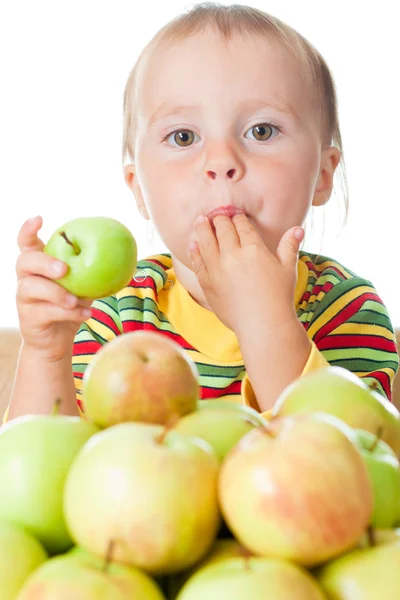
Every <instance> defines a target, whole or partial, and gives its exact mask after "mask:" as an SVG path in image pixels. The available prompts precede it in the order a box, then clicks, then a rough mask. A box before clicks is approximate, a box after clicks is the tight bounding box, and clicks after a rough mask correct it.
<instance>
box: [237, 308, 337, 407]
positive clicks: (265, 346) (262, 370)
mask: <svg viewBox="0 0 400 600" xmlns="http://www.w3.org/2000/svg"><path fill="white" fill-rule="evenodd" d="M238 339H239V346H240V351H241V354H242V358H243V361H244V364H245V367H246V375H247V377H248V380H249V381H250V382H251V387H252V393H253V394H254V396H255V398H256V399H257V400H256V405H255V406H254V405H253V408H256V409H258V410H260V411H261V412H266V411H268V410H270V409H271V408H272V407H273V405H274V403H275V401H276V399H277V398H278V397H279V395H280V394H281V392H283V390H284V389H285V388H286V387H287V386H288V385H289V384H290V383H292V381H294V380H295V379H297V377H300V376H301V375H302V374H303V371H304V368H305V366H306V364H307V362H308V359H309V357H310V354H311V349H312V344H311V341H310V340H309V338H308V337H307V333H306V332H305V330H304V327H303V325H302V324H301V323H300V321H299V320H298V318H297V316H296V313H294V314H293V321H289V322H288V323H287V324H286V325H285V326H281V327H280V328H279V329H278V330H277V331H269V332H268V331H266V332H265V335H264V334H263V331H262V322H261V319H260V322H259V329H258V331H257V334H255V332H252V331H250V330H249V331H248V335H243V334H242V335H241V337H239V338H238ZM323 362H324V363H326V361H325V360H324V359H323ZM326 364H327V363H326Z"/></svg>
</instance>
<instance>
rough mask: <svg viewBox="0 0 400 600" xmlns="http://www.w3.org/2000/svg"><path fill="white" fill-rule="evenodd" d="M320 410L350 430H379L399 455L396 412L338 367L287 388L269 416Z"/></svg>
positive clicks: (399, 427) (399, 415)
mask: <svg viewBox="0 0 400 600" xmlns="http://www.w3.org/2000/svg"><path fill="white" fill-rule="evenodd" d="M316 411H318V412H319V411H322V412H326V413H329V414H331V415H334V416H336V417H339V419H342V420H343V421H345V422H346V423H347V424H348V425H350V426H351V427H354V428H357V429H364V430H366V431H370V432H371V433H376V432H377V431H378V430H379V429H381V430H382V440H383V441H384V442H386V443H387V444H388V445H389V446H390V447H391V448H392V449H393V450H394V451H395V452H396V454H397V455H398V454H400V413H399V411H398V410H397V408H396V407H395V406H394V405H393V404H392V403H391V402H389V400H387V399H386V398H384V397H383V396H382V395H381V394H380V393H379V392H377V391H375V390H374V389H372V388H371V387H369V386H368V385H366V384H365V382H363V381H362V379H360V378H359V377H357V375H355V374H354V373H351V372H350V371H348V370H347V369H344V368H342V367H331V366H329V367H324V368H322V369H318V370H317V371H313V372H312V373H309V374H308V375H305V376H304V377H300V378H298V379H296V380H295V381H293V382H292V383H291V384H290V385H288V386H287V387H286V388H285V390H284V391H283V392H282V393H281V395H280V396H279V398H278V399H277V401H276V403H275V405H274V407H273V409H272V415H273V416H280V417H285V416H288V415H294V414H298V413H312V412H316Z"/></svg>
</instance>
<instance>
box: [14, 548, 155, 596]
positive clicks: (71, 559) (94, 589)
mask: <svg viewBox="0 0 400 600" xmlns="http://www.w3.org/2000/svg"><path fill="white" fill-rule="evenodd" d="M39 598H40V600H55V599H57V600H98V599H99V598H101V599H102V600H131V599H133V598H134V599H135V600H164V596H163V595H162V593H161V591H160V589H159V588H158V586H157V585H156V583H155V582H154V581H153V580H152V579H151V578H150V577H149V576H148V575H146V574H145V573H143V572H142V571H140V570H139V569H135V568H133V567H125V566H123V565H116V564H114V563H112V562H111V563H110V564H107V563H105V562H104V560H103V561H102V560H100V559H98V558H96V557H92V556H90V555H87V554H85V553H76V554H69V553H68V554H64V555H62V556H57V557H55V558H52V559H50V560H48V561H47V562H46V563H44V564H43V565H41V567H39V568H38V569H37V570H36V571H35V572H34V573H33V574H32V575H31V576H30V577H29V579H28V580H27V581H26V583H25V585H24V586H23V588H22V591H21V593H20V594H19V596H18V598H17V600H39ZM2 600H3V598H2Z"/></svg>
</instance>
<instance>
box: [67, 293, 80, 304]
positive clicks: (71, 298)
mask: <svg viewBox="0 0 400 600" xmlns="http://www.w3.org/2000/svg"><path fill="white" fill-rule="evenodd" d="M77 302H78V298H77V297H76V296H74V295H73V294H67V296H66V298H65V303H66V304H67V306H71V307H72V306H75V304H76V303H77Z"/></svg>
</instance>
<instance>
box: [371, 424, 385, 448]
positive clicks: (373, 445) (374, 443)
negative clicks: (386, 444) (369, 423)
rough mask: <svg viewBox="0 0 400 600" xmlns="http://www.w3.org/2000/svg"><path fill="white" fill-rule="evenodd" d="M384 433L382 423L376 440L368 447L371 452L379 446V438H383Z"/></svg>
mask: <svg viewBox="0 0 400 600" xmlns="http://www.w3.org/2000/svg"><path fill="white" fill-rule="evenodd" d="M382 434H383V427H382V425H380V426H379V427H378V431H377V432H376V436H375V439H374V441H373V442H372V444H371V446H370V448H368V451H369V452H373V451H374V450H375V448H376V447H377V445H378V443H379V440H381V439H382Z"/></svg>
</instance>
